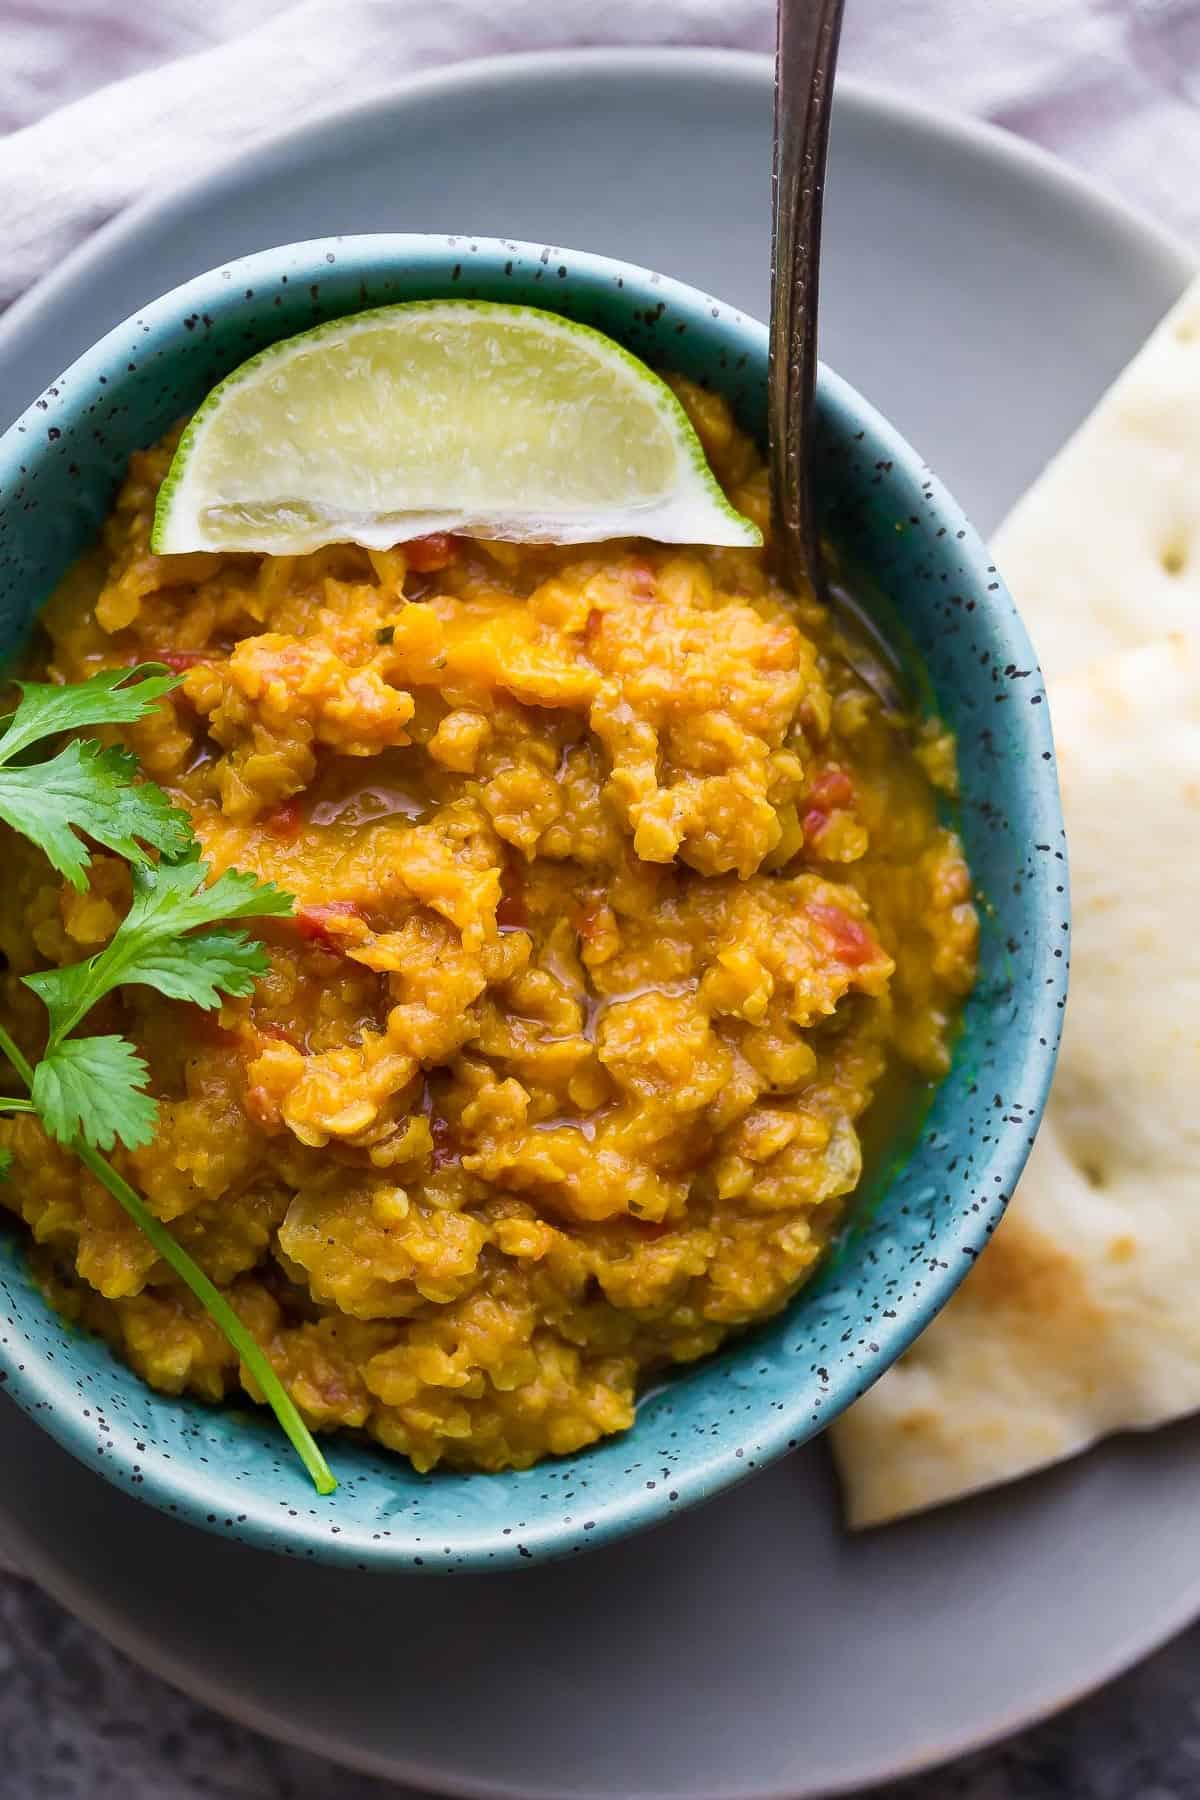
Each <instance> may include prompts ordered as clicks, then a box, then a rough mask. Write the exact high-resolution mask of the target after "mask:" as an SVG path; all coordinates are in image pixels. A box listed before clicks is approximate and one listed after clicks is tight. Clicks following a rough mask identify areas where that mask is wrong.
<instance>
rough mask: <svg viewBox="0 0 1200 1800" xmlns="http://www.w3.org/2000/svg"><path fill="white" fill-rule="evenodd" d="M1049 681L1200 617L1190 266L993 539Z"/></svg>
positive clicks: (1198, 431) (1195, 313) (1194, 299)
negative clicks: (1172, 299) (1180, 289)
mask: <svg viewBox="0 0 1200 1800" xmlns="http://www.w3.org/2000/svg"><path fill="white" fill-rule="evenodd" d="M992 550H993V553H994V555H995V558H996V563H997V565H998V567H999V568H1000V571H1001V573H1002V574H1003V576H1004V579H1005V581H1006V582H1007V583H1008V586H1009V588H1010V589H1011V591H1012V593H1013V595H1014V597H1015V599H1016V602H1017V605H1018V606H1019V607H1020V609H1021V612H1022V614H1023V615H1024V618H1025V621H1026V623H1027V624H1028V626H1029V632H1030V636H1031V637H1032V638H1033V641H1034V644H1035V645H1036V646H1037V651H1038V660H1039V662H1040V663H1041V667H1042V673H1043V674H1044V675H1045V677H1046V680H1047V681H1048V682H1049V684H1050V698H1051V704H1053V703H1054V701H1055V699H1056V698H1057V696H1056V693H1055V685H1056V683H1057V682H1058V681H1059V679H1060V678H1061V677H1062V676H1063V675H1069V674H1071V673H1073V671H1074V670H1076V669H1080V668H1083V667H1085V666H1086V665H1088V664H1089V663H1092V662H1094V661H1095V660H1096V659H1097V658H1098V657H1101V656H1106V655H1108V654H1109V653H1110V652H1112V651H1116V650H1131V649H1135V648H1136V647H1137V646H1138V645H1139V644H1145V643H1148V642H1150V641H1151V640H1152V639H1155V638H1158V637H1160V636H1163V635H1165V634H1166V633H1168V632H1173V631H1186V632H1194V631H1197V630H1198V629H1200V280H1197V281H1195V282H1193V283H1192V285H1191V286H1190V287H1189V288H1188V290H1187V292H1186V293H1185V294H1184V296H1183V298H1182V299H1181V300H1180V301H1179V302H1178V304H1177V305H1176V306H1175V307H1174V309H1173V310H1172V311H1171V312H1169V313H1168V314H1167V317H1166V318H1165V319H1164V320H1163V322H1162V324H1161V325H1160V326H1159V327H1158V329H1157V330H1156V331H1155V332H1154V334H1153V335H1152V336H1151V337H1150V338H1149V339H1148V340H1147V342H1146V344H1145V346H1144V347H1143V348H1142V349H1141V350H1140V351H1139V352H1138V354H1137V356H1135V357H1134V359H1133V361H1132V362H1131V363H1130V364H1129V365H1128V367H1127V368H1126V369H1125V370H1124V372H1123V373H1122V374H1121V375H1120V376H1119V377H1118V379H1117V381H1116V382H1115V383H1114V384H1113V386H1112V387H1111V388H1110V389H1109V390H1108V392H1107V393H1106V394H1105V396H1104V398H1103V399H1102V400H1101V401H1100V403H1099V405H1098V406H1097V407H1096V409H1095V411H1094V412H1093V413H1091V415H1090V416H1089V417H1088V418H1087V419H1086V420H1085V421H1084V423H1083V424H1082V425H1081V426H1080V428H1079V430H1078V431H1077V432H1076V433H1075V434H1074V436H1073V437H1071V438H1069V439H1068V441H1067V443H1066V444H1065V445H1064V446H1063V448H1062V450H1060V451H1059V453H1058V455H1057V456H1056V457H1055V458H1054V460H1053V461H1052V462H1051V463H1050V465H1049V467H1048V468H1047V469H1046V471H1045V473H1044V474H1043V475H1042V476H1041V477H1040V478H1039V479H1038V480H1037V481H1036V482H1035V483H1034V485H1033V486H1032V487H1031V488H1030V490H1029V492H1028V493H1027V494H1026V495H1025V496H1024V498H1023V499H1021V500H1019V501H1018V502H1017V504H1016V506H1015V507H1014V509H1013V511H1012V512H1011V513H1010V514H1009V516H1008V518H1007V519H1006V520H1005V522H1004V524H1003V525H1002V526H1001V527H1000V530H999V531H998V532H997V533H996V535H995V537H994V538H993V540H992Z"/></svg>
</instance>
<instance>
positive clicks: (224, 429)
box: [153, 300, 762, 555]
mask: <svg viewBox="0 0 1200 1800" xmlns="http://www.w3.org/2000/svg"><path fill="white" fill-rule="evenodd" d="M435 531H446V532H464V533H466V534H468V535H470V536H473V537H485V538H507V539H510V540H512V541H515V542H518V543H554V544H579V543H599V542H601V541H603V540H604V539H606V538H613V537H649V538H657V539H659V540H660V541H662V542H664V543H693V544H751V545H753V544H760V543H761V542H762V537H761V534H760V533H759V531H758V529H757V528H756V527H755V526H754V525H752V524H751V523H750V521H749V520H748V519H744V518H743V517H742V516H741V514H740V513H737V512H735V511H734V509H733V507H732V506H731V505H730V504H729V502H728V500H727V499H726V498H725V495H724V494H723V493H722V491H721V489H720V487H719V486H718V484H717V481H716V478H715V477H714V475H713V473H712V470H711V469H710V468H709V466H708V463H707V462H706V461H705V457H704V452H703V450H702V449H701V447H700V441H699V439H698V438H697V436H696V433H695V431H694V430H693V429H692V426H691V424H690V423H689V421H688V418H687V415H686V413H685V412H684V410H683V408H682V407H681V406H680V404H679V402H678V400H677V399H676V398H675V396H674V394H672V392H671V390H670V388H668V387H667V386H666V384H665V383H664V382H662V381H660V380H659V378H658V376H657V375H654V374H652V373H651V371H650V370H649V369H648V368H647V367H646V366H645V364H644V363H641V362H639V361H638V360H637V358H636V357H634V356H631V355H630V354H629V352H628V351H626V350H622V349H621V347H620V346H619V345H618V344H615V343H614V342H613V341H612V339H611V338H607V337H605V336H603V335H602V333H600V332H598V331H593V330H592V329H591V328H590V327H589V326H586V325H577V324H575V323H573V322H572V321H570V320H567V319H560V318H558V317H557V316H556V315H555V314H553V313H547V312H541V311H539V310H537V309H536V308H534V307H528V306H507V305H501V304H495V303H491V302H487V301H472V300H460V301H440V300H434V301H414V302H411V303H408V304H404V305H399V306H382V307H378V308H377V309H375V310H374V311H371V312H363V313H358V314H357V315H356V316H355V317H353V318H349V319H337V320H332V321H330V323H328V324H325V325H318V326H317V327H316V328H315V329H314V330H312V331H305V332H301V333H300V335H299V336H298V337H292V338H286V339H284V341H283V342H282V343H278V344H272V345H271V346H270V348H269V349H267V350H263V351H260V353H259V354H258V355H257V356H252V357H251V358H250V360H249V362H246V363H243V364H242V366H241V368H239V369H235V370H234V371H233V373H232V375H228V376H226V378H225V380H224V381H222V382H221V383H220V385H219V386H218V387H216V388H214V389H213V391H212V393H211V394H210V395H209V396H208V398H207V399H206V400H205V401H204V403H203V405H202V406H201V407H200V409H199V411H198V412H197V413H196V415H195V417H194V418H193V419H192V421H191V424H190V425H189V426H188V428H187V430H186V431H185V432H184V435H183V438H182V439H181V441H180V444H179V448H178V450H177V451H176V453H175V458H174V460H173V462H172V464H171V467H170V470H169V471H168V474H167V478H166V481H165V482H164V483H163V486H162V489H161V492H160V494H159V498H158V507H157V511H156V513H155V520H154V536H153V547H154V549H155V550H156V551H159V552H161V553H171V552H177V551H189V550H258V551H271V552H274V553H275V554H277V555H302V554H304V553H305V552H307V551H309V550H316V549H319V548H320V546H321V545H322V544H331V543H356V544H364V545H366V546H367V547H368V548H369V549H374V550H379V549H386V548H387V547H389V546H390V545H392V544H396V543H400V542H402V541H404V540H405V539H407V538H413V537H423V536H425V535H426V534H427V533H429V532H435Z"/></svg>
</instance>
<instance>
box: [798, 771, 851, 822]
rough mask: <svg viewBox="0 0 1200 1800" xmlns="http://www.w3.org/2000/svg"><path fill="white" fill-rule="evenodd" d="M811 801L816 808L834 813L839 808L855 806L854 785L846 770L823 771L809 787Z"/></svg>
mask: <svg viewBox="0 0 1200 1800" xmlns="http://www.w3.org/2000/svg"><path fill="white" fill-rule="evenodd" d="M808 797H809V800H810V801H811V802H812V804H813V805H814V806H818V807H824V808H825V810H826V811H827V812H832V811H833V809H834V808H835V807H838V806H853V804H854V783H853V782H852V781H851V779H850V777H849V776H848V775H847V773H846V771H845V769H835V768H827V769H821V770H820V771H819V772H818V774H817V775H816V776H815V777H814V779H813V781H812V782H811V783H810V785H809V790H808Z"/></svg>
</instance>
